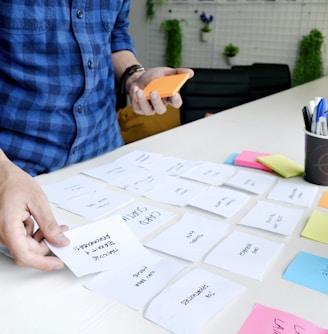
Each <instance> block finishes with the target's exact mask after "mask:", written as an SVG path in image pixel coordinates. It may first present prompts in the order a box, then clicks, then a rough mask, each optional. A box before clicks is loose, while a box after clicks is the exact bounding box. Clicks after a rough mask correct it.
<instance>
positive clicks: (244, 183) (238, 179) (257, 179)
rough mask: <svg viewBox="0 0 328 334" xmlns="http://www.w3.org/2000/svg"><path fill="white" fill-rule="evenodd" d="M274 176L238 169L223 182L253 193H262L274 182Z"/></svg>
mask: <svg viewBox="0 0 328 334" xmlns="http://www.w3.org/2000/svg"><path fill="white" fill-rule="evenodd" d="M275 180H276V177H274V176H272V175H266V174H261V173H255V172H249V171H243V170H240V171H238V172H237V174H236V175H234V176H232V177H231V178H230V179H229V180H227V181H226V182H224V184H226V185H229V186H231V187H234V188H238V189H242V190H246V191H249V192H251V193H254V194H264V193H265V192H266V191H267V190H268V189H269V188H270V187H271V186H272V185H273V183H274V182H275Z"/></svg>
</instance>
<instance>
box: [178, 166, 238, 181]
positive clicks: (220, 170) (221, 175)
mask: <svg viewBox="0 0 328 334" xmlns="http://www.w3.org/2000/svg"><path fill="white" fill-rule="evenodd" d="M235 171H236V169H235V168H234V167H232V166H228V165H225V164H219V163H214V162H210V161H204V162H202V163H201V164H199V165H197V166H195V167H194V168H192V169H189V170H188V171H187V172H185V173H183V174H182V175H181V176H182V177H185V178H188V179H191V180H195V181H199V182H203V183H207V184H209V185H212V186H220V185H221V184H222V183H223V181H224V180H225V179H226V178H228V177H230V176H231V175H233V174H234V173H235Z"/></svg>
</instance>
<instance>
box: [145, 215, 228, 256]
mask: <svg viewBox="0 0 328 334" xmlns="http://www.w3.org/2000/svg"><path fill="white" fill-rule="evenodd" d="M228 226H229V225H228V224H226V223H220V222H217V221H214V220H210V219H206V218H203V217H201V216H196V215H192V214H190V213H186V214H185V215H184V216H183V217H182V218H181V219H180V220H179V221H178V222H176V223H175V224H174V225H172V226H171V227H169V228H167V229H166V230H165V231H164V232H162V233H160V234H159V235H158V236H157V237H155V238H154V239H152V240H151V241H149V242H148V243H146V245H145V246H147V247H150V248H153V249H156V250H159V251H162V252H164V253H168V254H171V255H173V256H177V257H181V258H184V259H186V260H189V261H197V260H199V259H200V258H201V257H202V256H203V255H204V254H205V253H206V252H207V251H208V250H209V248H210V247H212V246H213V245H214V244H215V243H216V242H217V241H219V239H221V238H222V237H223V235H224V233H225V231H226V230H227V228H228Z"/></svg>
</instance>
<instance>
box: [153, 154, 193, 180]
mask: <svg viewBox="0 0 328 334" xmlns="http://www.w3.org/2000/svg"><path fill="white" fill-rule="evenodd" d="M197 164H199V161H196V160H186V159H182V158H178V157H174V156H167V157H163V158H162V159H160V160H158V161H156V163H154V164H153V165H150V166H147V168H149V169H156V171H158V172H160V173H163V174H165V175H171V176H179V175H181V174H182V173H184V172H186V171H187V170H189V169H190V168H192V167H194V166H196V165H197Z"/></svg>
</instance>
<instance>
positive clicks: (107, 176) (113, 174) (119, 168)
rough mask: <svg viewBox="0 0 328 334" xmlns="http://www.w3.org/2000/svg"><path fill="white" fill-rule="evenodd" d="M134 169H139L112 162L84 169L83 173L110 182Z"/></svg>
mask: <svg viewBox="0 0 328 334" xmlns="http://www.w3.org/2000/svg"><path fill="white" fill-rule="evenodd" d="M134 169H139V167H135V166H130V165H126V164H123V163H121V164H120V163H118V162H112V163H110V164H106V165H103V166H99V167H96V168H92V169H88V170H86V171H84V172H83V174H86V175H89V176H91V177H93V178H96V179H100V180H102V181H105V182H107V183H111V182H112V181H113V180H115V179H118V178H120V177H121V176H122V175H124V174H126V173H128V172H131V171H133V170H134Z"/></svg>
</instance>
